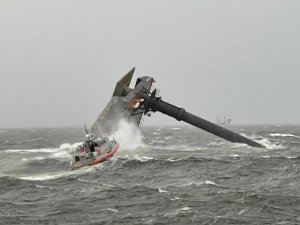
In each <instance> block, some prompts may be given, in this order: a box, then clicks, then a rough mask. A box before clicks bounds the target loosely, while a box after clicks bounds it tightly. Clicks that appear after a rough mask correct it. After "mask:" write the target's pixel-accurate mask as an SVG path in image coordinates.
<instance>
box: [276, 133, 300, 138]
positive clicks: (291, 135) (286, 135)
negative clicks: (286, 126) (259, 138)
mask: <svg viewBox="0 0 300 225" xmlns="http://www.w3.org/2000/svg"><path fill="white" fill-rule="evenodd" d="M270 136H271V137H295V138H300V137H299V136H297V135H294V134H280V133H272V134H270Z"/></svg>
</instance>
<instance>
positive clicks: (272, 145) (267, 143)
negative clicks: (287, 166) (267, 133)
mask: <svg viewBox="0 0 300 225" xmlns="http://www.w3.org/2000/svg"><path fill="white" fill-rule="evenodd" d="M257 142H258V143H260V144H262V145H263V146H265V147H266V148H267V149H269V150H278V149H286V148H287V147H286V146H283V145H280V144H276V143H272V142H271V141H270V140H268V139H266V138H263V139H261V140H259V141H257Z"/></svg>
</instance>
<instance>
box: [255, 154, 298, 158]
mask: <svg viewBox="0 0 300 225" xmlns="http://www.w3.org/2000/svg"><path fill="white" fill-rule="evenodd" d="M261 158H264V159H272V158H277V159H300V156H284V155H282V156H270V155H263V156H261Z"/></svg>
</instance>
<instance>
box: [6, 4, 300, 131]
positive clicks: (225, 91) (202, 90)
mask: <svg viewBox="0 0 300 225" xmlns="http://www.w3.org/2000/svg"><path fill="white" fill-rule="evenodd" d="M299 12H300V1H297V0H295V1H288V0H282V1H275V0H258V1H254V0H248V1H240V0H235V1H230V0H227V1H212V0H207V1H200V0H195V1H175V0H168V1H167V0H151V1H150V0H149V1H142V0H127V1H124V0H119V1H113V0H107V1H100V0H96V1H86V0H82V1H75V0H51V1H40V0H36V1H33V0H26V1H22V0H19V1H15V0H1V1H0V32H1V33H0V34H1V35H0V78H1V79H0V103H1V107H0V110H1V112H0V127H48V126H50V127H56V126H63V127H64V126H82V124H84V123H87V124H88V125H89V126H90V125H92V123H93V122H94V121H95V119H96V118H97V116H98V115H99V113H100V112H101V110H102V109H103V108H104V106H105V105H106V103H107V102H108V101H109V99H110V97H111V95H112V92H113V89H114V87H115V83H116V82H117V81H118V80H119V78H120V77H122V76H123V75H124V74H125V73H126V72H127V71H129V70H130V69H131V68H132V67H136V72H135V76H134V79H135V78H137V77H138V76H145V75H148V76H153V77H154V78H155V79H156V84H155V85H156V87H157V88H159V89H160V94H161V96H162V97H163V99H164V100H165V101H169V102H171V103H172V104H175V105H178V106H180V107H184V108H185V109H186V110H188V111H190V112H192V113H195V114H197V115H199V116H201V117H203V118H205V119H208V120H211V121H214V122H215V121H216V117H217V115H219V116H222V117H223V116H226V117H230V118H232V119H233V123H235V124H246V123H247V124H248V123H252V124H265V123H272V124H278V123H300V104H299V102H300V13H299ZM146 124H178V122H177V121H176V120H174V119H171V118H167V117H166V116H163V115H161V116H159V115H155V116H154V117H153V118H151V119H147V120H146Z"/></svg>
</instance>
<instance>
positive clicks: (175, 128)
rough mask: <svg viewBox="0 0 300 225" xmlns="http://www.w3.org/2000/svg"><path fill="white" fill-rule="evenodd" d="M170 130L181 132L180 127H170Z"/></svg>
mask: <svg viewBox="0 0 300 225" xmlns="http://www.w3.org/2000/svg"><path fill="white" fill-rule="evenodd" d="M171 129H172V130H181V128H180V127H172V128H171Z"/></svg>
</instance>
